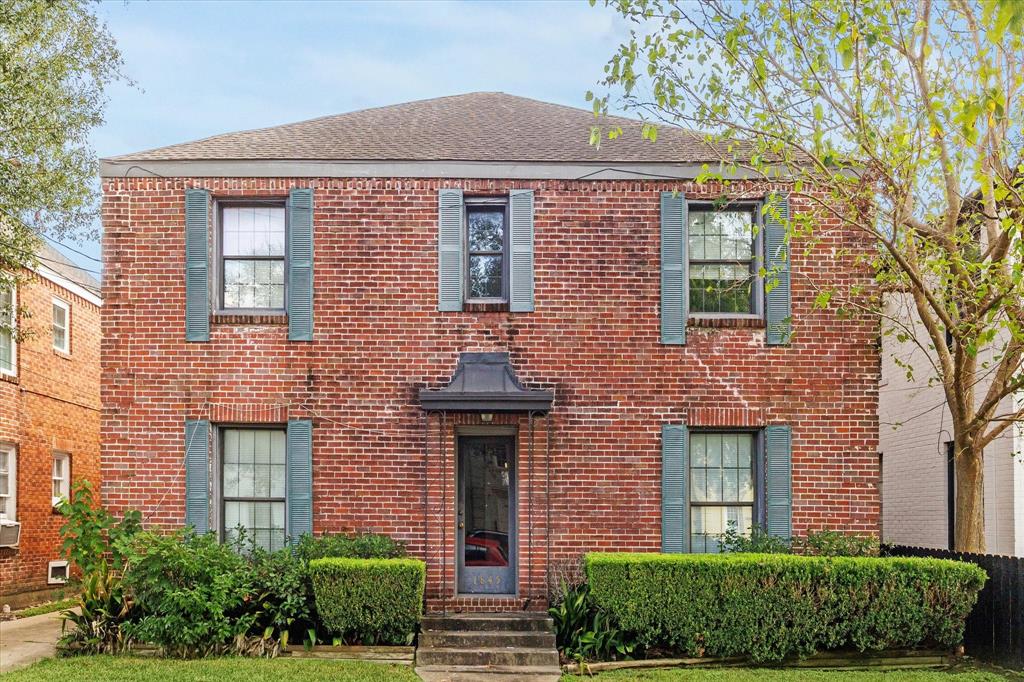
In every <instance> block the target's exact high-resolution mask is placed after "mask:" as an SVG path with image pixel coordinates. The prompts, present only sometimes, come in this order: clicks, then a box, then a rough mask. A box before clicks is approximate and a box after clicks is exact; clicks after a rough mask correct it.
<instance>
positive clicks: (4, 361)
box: [0, 287, 18, 376]
mask: <svg viewBox="0 0 1024 682" xmlns="http://www.w3.org/2000/svg"><path fill="white" fill-rule="evenodd" d="M16 310H17V300H16V294H15V289H14V287H4V288H0V374H8V375H10V376H14V375H15V374H17V373H18V340H17V338H16V336H15V333H14V325H15V322H16V321H17V313H16V312H15V311H16Z"/></svg>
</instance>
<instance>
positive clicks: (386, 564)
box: [309, 558, 426, 644]
mask: <svg viewBox="0 0 1024 682" xmlns="http://www.w3.org/2000/svg"><path fill="white" fill-rule="evenodd" d="M309 577H310V579H311V580H312V583H313V594H314V595H315V597H316V610H317V613H318V614H319V617H320V622H321V624H322V625H323V626H324V628H325V629H326V630H328V631H329V632H330V633H331V634H332V635H334V636H338V637H341V638H342V639H344V640H345V641H346V642H353V643H363V644H407V643H408V642H409V641H410V639H411V636H412V634H413V633H415V632H416V626H417V625H418V624H419V620H420V614H421V613H422V611H423V586H424V582H425V580H426V564H424V563H423V562H422V561H419V560H418V559H338V558H326V559H314V560H313V561H310V562H309Z"/></svg>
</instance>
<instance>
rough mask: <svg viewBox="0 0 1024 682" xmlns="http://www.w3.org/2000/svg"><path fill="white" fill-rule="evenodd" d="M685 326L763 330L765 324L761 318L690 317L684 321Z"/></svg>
mask: <svg viewBox="0 0 1024 682" xmlns="http://www.w3.org/2000/svg"><path fill="white" fill-rule="evenodd" d="M686 326H687V327H704V328H708V329H764V328H765V323H764V318H761V317H691V318H689V319H688V320H687V321H686Z"/></svg>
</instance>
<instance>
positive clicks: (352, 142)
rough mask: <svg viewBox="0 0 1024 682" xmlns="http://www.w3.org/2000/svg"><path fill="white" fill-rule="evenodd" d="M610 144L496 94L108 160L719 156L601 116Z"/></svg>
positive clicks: (561, 116)
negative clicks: (617, 132)
mask: <svg viewBox="0 0 1024 682" xmlns="http://www.w3.org/2000/svg"><path fill="white" fill-rule="evenodd" d="M597 123H598V124H599V125H601V126H602V127H603V128H605V129H609V128H613V127H615V126H621V127H622V130H623V135H621V136H620V137H619V138H618V139H615V140H608V139H604V140H603V141H602V143H601V146H600V147H599V148H598V147H595V146H593V145H591V144H590V130H591V127H592V126H593V125H594V124H595V119H594V115H593V113H592V112H591V111H588V110H585V109H575V108H573V107H567V106H562V105H560V104H550V103H548V102H540V101H537V100H533V99H527V98H525V97H516V96H513V95H507V94H505V93H502V92H474V93H469V94H465V95H455V96H451V97H438V98H436V99H427V100H420V101H417V102H408V103H405V104H395V105H392V106H386V107H378V108H375V109H364V110H362V111H353V112H350V113H347V114H338V115H334V116H325V117H323V118H315V119H312V120H309V121H301V122H298V123H289V124H286V125H280V126H274V127H271V128H260V129H257V130H246V131H242V132H236V133H225V134H223V135H215V136H213V137H208V138H205V139H202V140H196V141H194V142H184V143H181V144H175V145H171V146H168V147H160V148H158V149H151V150H148V151H142V152H135V153H132V154H125V155H122V156H117V157H113V158H111V159H109V160H110V161H117V162H122V161H201V160H222V161H223V160H252V161H258V160H316V161H490V162H548V163H551V162H554V163H559V162H565V163H580V162H585V163H616V162H631V163H637V162H641V163H703V162H712V161H717V160H718V158H719V157H718V155H717V154H716V153H715V152H714V150H713V149H712V148H711V147H709V146H708V144H707V143H705V142H704V141H703V139H702V138H701V137H700V136H699V135H697V134H695V133H692V132H688V131H685V130H682V129H679V128H672V127H666V126H662V127H660V128H659V131H658V139H657V141H656V142H654V143H651V142H650V141H648V140H644V139H642V137H641V134H640V131H641V127H642V123H641V122H640V121H636V120H633V119H628V118H621V117H606V118H603V119H601V120H600V121H598V122H597Z"/></svg>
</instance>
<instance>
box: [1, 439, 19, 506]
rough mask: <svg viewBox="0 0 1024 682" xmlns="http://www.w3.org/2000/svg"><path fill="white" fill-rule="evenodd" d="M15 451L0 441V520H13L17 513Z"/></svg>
mask: <svg viewBox="0 0 1024 682" xmlns="http://www.w3.org/2000/svg"><path fill="white" fill-rule="evenodd" d="M16 459H17V451H16V450H15V449H14V446H12V445H4V444H3V443H0V520H7V521H13V520H14V519H15V517H16V515H17V509H18V499H17V493H18V490H17V487H18V477H17V471H16V469H17V463H16Z"/></svg>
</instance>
